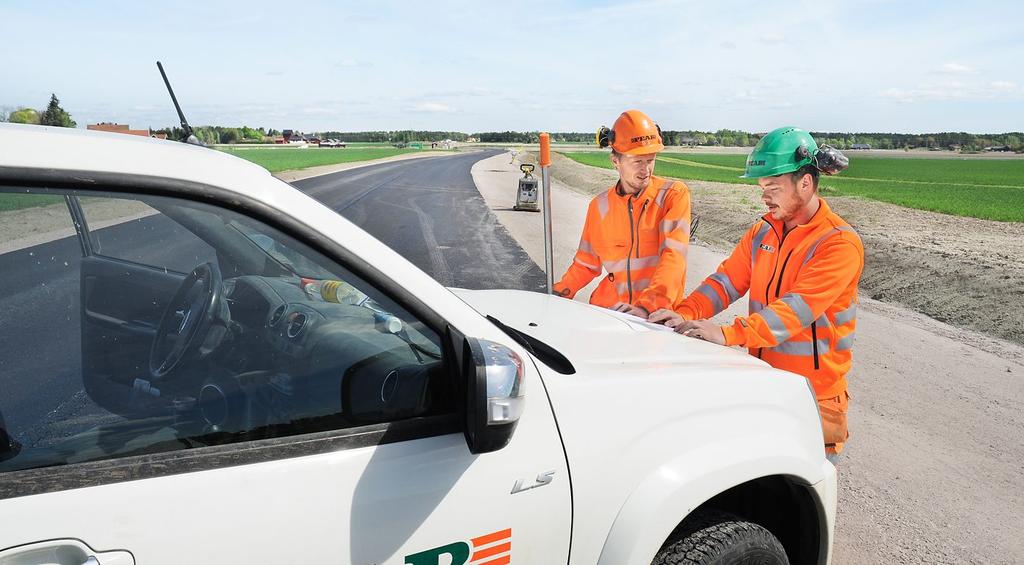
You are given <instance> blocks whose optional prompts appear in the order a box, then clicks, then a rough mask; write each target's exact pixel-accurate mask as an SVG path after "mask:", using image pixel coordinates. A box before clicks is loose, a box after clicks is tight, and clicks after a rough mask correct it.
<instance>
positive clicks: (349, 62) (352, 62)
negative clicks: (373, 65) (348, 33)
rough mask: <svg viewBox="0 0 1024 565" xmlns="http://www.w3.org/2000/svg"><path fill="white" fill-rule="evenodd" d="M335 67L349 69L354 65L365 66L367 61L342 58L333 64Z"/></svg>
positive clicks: (367, 64)
mask: <svg viewBox="0 0 1024 565" xmlns="http://www.w3.org/2000/svg"><path fill="white" fill-rule="evenodd" d="M334 66H335V67H341V68H343V69H351V68H355V67H366V66H369V63H366V62H363V61H357V60H355V59H342V60H341V61H338V62H337V63H335V64H334Z"/></svg>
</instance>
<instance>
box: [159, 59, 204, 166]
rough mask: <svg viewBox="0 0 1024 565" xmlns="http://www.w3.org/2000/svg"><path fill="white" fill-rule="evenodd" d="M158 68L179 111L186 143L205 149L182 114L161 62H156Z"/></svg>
mask: <svg viewBox="0 0 1024 565" xmlns="http://www.w3.org/2000/svg"><path fill="white" fill-rule="evenodd" d="M156 68H158V69H160V76H162V77H164V84H165V85H167V93H168V94H170V95H171V102H174V109H175V110H177V111H178V118H179V119H181V129H182V131H184V132H185V139H184V141H185V143H191V144H192V145H199V146H201V147H205V144H204V143H203V142H202V141H199V138H198V137H196V134H195V132H194V131H192V126H190V125H188V120H186V119H185V114H184V113H182V111H181V106H180V105H179V104H178V98H177V97H175V96H174V89H173V88H171V81H169V80H167V73H165V72H164V66H163V65H162V64H160V61H157V62H156Z"/></svg>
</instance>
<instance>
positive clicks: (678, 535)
mask: <svg viewBox="0 0 1024 565" xmlns="http://www.w3.org/2000/svg"><path fill="white" fill-rule="evenodd" d="M651 565H789V558H788V557H786V550H785V549H784V548H783V547H782V544H781V543H779V540H778V539H776V538H775V536H774V535H772V533H771V532H769V531H768V530H766V529H765V528H763V527H761V526H759V525H757V524H754V523H751V522H746V521H744V520H743V519H741V518H738V517H736V516H733V515H732V514H726V513H724V512H702V513H699V514H696V515H694V516H691V517H690V518H687V519H686V520H685V521H683V523H682V524H680V525H679V527H678V528H676V530H675V531H674V532H672V537H670V538H669V542H668V543H667V544H665V546H664V547H663V548H661V551H659V552H658V555H657V556H656V557H655V558H654V561H652V562H651Z"/></svg>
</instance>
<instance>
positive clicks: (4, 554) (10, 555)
mask: <svg viewBox="0 0 1024 565" xmlns="http://www.w3.org/2000/svg"><path fill="white" fill-rule="evenodd" d="M43 564H46V565H135V557H134V556H133V555H132V554H131V552H129V551H125V550H114V551H96V550H94V549H93V548H91V547H89V545H88V544H86V543H85V542H83V541H81V540H77V539H67V538H66V539H54V540H47V541H41V542H36V543H27V544H24V545H18V546H14V547H8V548H7V549H4V550H0V565H43Z"/></svg>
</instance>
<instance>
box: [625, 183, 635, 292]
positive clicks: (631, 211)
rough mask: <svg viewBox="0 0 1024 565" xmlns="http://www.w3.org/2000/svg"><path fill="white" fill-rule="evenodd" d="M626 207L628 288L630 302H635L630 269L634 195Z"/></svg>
mask: <svg viewBox="0 0 1024 565" xmlns="http://www.w3.org/2000/svg"><path fill="white" fill-rule="evenodd" d="M626 209H627V210H629V251H627V252H626V288H627V289H629V301H628V302H629V303H630V304H632V303H633V274H632V272H631V269H630V264H629V259H630V257H632V256H633V240H634V239H635V237H636V236H635V235H634V233H633V197H632V196H630V197H628V199H627V200H626Z"/></svg>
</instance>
